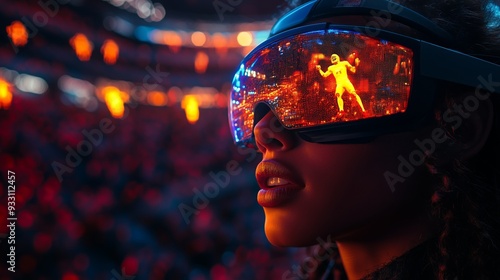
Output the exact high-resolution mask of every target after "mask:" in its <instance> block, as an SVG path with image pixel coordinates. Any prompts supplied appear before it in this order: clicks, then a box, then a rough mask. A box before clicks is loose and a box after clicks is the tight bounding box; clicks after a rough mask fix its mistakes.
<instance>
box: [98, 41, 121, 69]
mask: <svg viewBox="0 0 500 280" xmlns="http://www.w3.org/2000/svg"><path fill="white" fill-rule="evenodd" d="M101 53H102V56H103V57H104V62H105V63H107V64H115V63H116V60H117V59H118V55H119V54H120V48H119V47H118V44H116V43H115V41H113V40H109V39H108V40H106V41H104V44H103V45H102V47H101Z"/></svg>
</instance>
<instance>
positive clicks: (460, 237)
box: [293, 0, 500, 280]
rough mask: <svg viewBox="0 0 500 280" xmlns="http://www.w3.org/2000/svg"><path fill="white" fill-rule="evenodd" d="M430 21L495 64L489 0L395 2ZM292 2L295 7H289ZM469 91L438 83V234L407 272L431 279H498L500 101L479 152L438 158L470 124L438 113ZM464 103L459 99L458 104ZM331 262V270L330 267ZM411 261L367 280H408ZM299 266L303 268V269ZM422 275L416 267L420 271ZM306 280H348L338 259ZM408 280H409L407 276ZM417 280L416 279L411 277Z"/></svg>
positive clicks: (499, 37)
mask: <svg viewBox="0 0 500 280" xmlns="http://www.w3.org/2000/svg"><path fill="white" fill-rule="evenodd" d="M398 2H399V3H400V4H403V5H405V6H407V7H409V8H411V9H413V10H415V11H417V12H419V13H421V14H423V15H424V16H426V17H428V18H430V19H432V20H433V21H434V22H436V23H437V24H438V25H439V26H441V27H442V28H443V29H445V30H447V31H448V32H449V33H451V34H452V35H453V37H454V42H455V46H453V48H455V49H456V50H459V51H462V52H465V53H468V54H471V55H473V56H477V57H481V58H484V59H486V60H490V61H492V62H494V63H500V18H499V16H498V15H495V14H494V9H493V8H494V7H498V6H495V5H496V4H494V3H493V2H491V1H486V0H408V1H404V0H403V1H398ZM293 4H297V1H293ZM471 92H474V89H471V88H467V87H464V86H459V85H454V84H449V83H447V84H443V85H442V90H441V94H440V97H439V98H438V100H437V102H436V104H437V105H436V111H435V116H436V118H435V119H436V123H437V125H438V127H441V128H442V129H444V130H445V131H446V133H447V135H448V137H449V138H450V139H451V141H447V144H446V145H441V146H440V147H439V149H438V150H437V151H436V152H434V153H433V154H432V155H430V156H428V158H427V160H426V165H427V169H428V170H429V173H430V175H431V177H432V178H433V181H434V182H435V183H434V186H432V189H431V191H430V192H429V199H428V201H429V205H428V208H429V216H430V218H431V219H432V220H433V221H435V223H436V229H437V230H436V236H435V237H434V238H433V239H431V241H428V242H427V243H428V244H427V245H426V247H425V249H421V250H427V251H423V255H424V256H425V258H426V260H423V261H422V260H419V261H417V262H416V263H412V264H410V266H417V265H422V266H425V267H426V269H427V270H428V271H429V275H432V276H433V279H440V280H441V279H500V182H499V176H500V98H499V96H496V95H497V94H490V95H489V99H490V101H491V104H492V106H493V112H494V113H495V115H494V117H493V124H492V129H491V133H490V135H489V137H488V140H487V142H486V143H485V145H484V147H483V148H482V149H481V150H480V151H479V152H478V153H477V154H476V155H475V156H473V157H471V158H468V159H467V160H464V159H450V160H442V157H445V155H446V154H447V153H448V152H449V151H450V150H453V149H454V148H455V147H460V145H461V143H462V140H463V137H464V136H463V132H464V131H467V125H465V124H464V125H463V126H462V127H459V128H457V127H453V126H451V125H450V124H449V123H446V122H445V121H444V120H443V119H442V116H443V113H444V112H446V111H447V110H450V108H452V105H453V104H456V103H457V102H459V100H463V98H464V97H465V96H466V95H467V94H470V93H471ZM460 98H462V99H460ZM332 264H333V265H332ZM408 266H409V265H408V260H406V261H404V262H403V261H402V262H400V263H398V262H397V261H396V266H393V269H392V270H391V272H390V274H384V273H385V272H375V273H373V274H371V275H370V276H368V277H367V278H366V279H408V278H406V277H403V276H402V275H408V272H406V274H405V272H404V271H412V270H413V271H416V269H415V268H413V269H412V268H408ZM302 267H303V266H302ZM417 269H421V268H417ZM302 272H303V273H302V275H303V276H304V277H305V276H307V277H308V278H307V279H347V276H346V274H345V272H344V270H343V267H342V263H341V258H340V256H339V255H338V251H337V252H336V254H333V255H330V259H328V260H324V261H323V262H322V263H320V264H319V265H318V266H317V269H316V270H315V271H313V272H307V271H305V270H303V271H302ZM412 279H413V278H412ZM415 279H416V278H415Z"/></svg>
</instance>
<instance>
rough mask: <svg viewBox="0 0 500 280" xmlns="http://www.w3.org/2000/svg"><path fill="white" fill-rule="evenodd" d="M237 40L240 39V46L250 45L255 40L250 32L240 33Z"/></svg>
mask: <svg viewBox="0 0 500 280" xmlns="http://www.w3.org/2000/svg"><path fill="white" fill-rule="evenodd" d="M236 40H238V44H240V46H243V47H248V46H250V45H251V44H252V42H253V38H252V34H251V33H250V32H240V33H238V36H237V37H236Z"/></svg>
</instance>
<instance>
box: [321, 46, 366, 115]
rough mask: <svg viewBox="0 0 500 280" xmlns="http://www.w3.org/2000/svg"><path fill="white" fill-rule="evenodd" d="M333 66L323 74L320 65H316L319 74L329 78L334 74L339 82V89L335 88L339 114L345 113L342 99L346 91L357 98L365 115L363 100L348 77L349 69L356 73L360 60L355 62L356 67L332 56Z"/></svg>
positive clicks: (336, 56) (335, 55) (357, 59)
mask: <svg viewBox="0 0 500 280" xmlns="http://www.w3.org/2000/svg"><path fill="white" fill-rule="evenodd" d="M331 61H332V65H330V66H328V70H326V72H323V70H321V66H320V65H316V69H318V70H319V73H320V74H321V76H323V77H328V76H330V74H333V76H334V77H335V80H336V82H337V87H336V88H335V97H337V104H338V105H339V111H340V112H339V113H340V114H342V112H344V100H343V99H342V94H343V93H344V91H345V90H347V92H348V93H350V94H352V95H354V96H355V97H356V101H357V102H358V105H359V107H361V110H363V113H364V112H366V111H365V108H364V107H363V103H362V102H361V98H360V97H359V95H358V94H357V93H356V89H355V88H354V86H353V85H352V83H351V81H350V80H349V77H347V69H349V71H351V72H352V73H355V72H356V67H357V66H358V65H359V58H356V59H355V61H354V65H355V66H352V65H351V64H350V63H349V62H348V61H345V60H343V61H340V57H339V56H338V55H337V54H332V56H331Z"/></svg>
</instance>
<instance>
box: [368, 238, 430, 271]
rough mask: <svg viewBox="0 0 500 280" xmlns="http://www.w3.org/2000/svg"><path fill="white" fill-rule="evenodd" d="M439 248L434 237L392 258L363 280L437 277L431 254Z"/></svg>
mask: <svg viewBox="0 0 500 280" xmlns="http://www.w3.org/2000/svg"><path fill="white" fill-rule="evenodd" d="M436 250H437V246H436V241H435V240H434V239H430V240H427V241H425V242H423V243H421V244H419V245H417V246H416V247H414V248H412V249H410V250H409V251H408V252H406V253H405V254H404V255H402V256H400V257H397V258H395V259H393V260H391V261H390V262H389V263H387V264H385V265H384V266H382V267H381V268H379V269H378V270H376V271H374V272H373V273H370V274H369V275H367V276H365V277H364V278H363V279H362V280H376V279H384V280H403V279H404V280H412V279H415V280H416V279H418V280H421V279H435V272H434V267H433V265H432V263H431V261H430V260H431V256H432V255H433V253H434V252H435V251H436Z"/></svg>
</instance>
